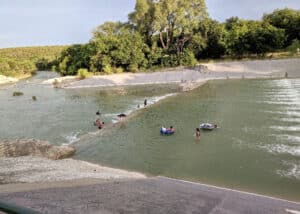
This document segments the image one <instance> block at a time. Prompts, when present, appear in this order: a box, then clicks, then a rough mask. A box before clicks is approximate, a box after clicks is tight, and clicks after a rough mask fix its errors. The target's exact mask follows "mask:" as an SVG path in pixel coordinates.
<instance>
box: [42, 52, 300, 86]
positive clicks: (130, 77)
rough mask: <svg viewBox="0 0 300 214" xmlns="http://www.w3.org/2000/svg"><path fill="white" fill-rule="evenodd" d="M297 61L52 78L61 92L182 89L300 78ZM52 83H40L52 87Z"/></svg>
mask: <svg viewBox="0 0 300 214" xmlns="http://www.w3.org/2000/svg"><path fill="white" fill-rule="evenodd" d="M299 67H300V59H297V58H296V59H282V60H251V61H233V62H219V63H206V64H201V65H198V66H196V67H195V68H191V69H188V68H182V69H178V68H174V70H169V71H161V72H148V73H136V74H133V73H122V74H112V75H103V76H93V77H89V78H86V79H83V80H78V79H77V78H74V77H60V78H55V79H56V80H57V81H58V82H61V83H63V84H62V85H61V86H62V87H63V88H89V87H109V86H124V85H143V84H165V83H178V84H182V85H184V86H185V85H186V84H190V83H197V82H205V81H207V80H213V79H241V78H280V77H284V76H285V73H286V72H287V73H288V74H289V76H300V70H299ZM53 82H54V79H51V80H47V81H45V82H44V83H45V84H50V83H53Z"/></svg>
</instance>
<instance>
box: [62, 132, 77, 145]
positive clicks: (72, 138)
mask: <svg viewBox="0 0 300 214" xmlns="http://www.w3.org/2000/svg"><path fill="white" fill-rule="evenodd" d="M79 134H80V132H71V133H70V134H68V135H65V136H64V138H65V139H66V140H67V141H68V143H64V144H63V145H70V144H73V143H76V142H78V141H79V140H80V138H79Z"/></svg>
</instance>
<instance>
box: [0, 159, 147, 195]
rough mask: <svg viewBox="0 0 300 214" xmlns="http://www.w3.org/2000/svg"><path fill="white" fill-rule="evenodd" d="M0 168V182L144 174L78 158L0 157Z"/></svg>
mask: <svg viewBox="0 0 300 214" xmlns="http://www.w3.org/2000/svg"><path fill="white" fill-rule="evenodd" d="M0 169H1V170H0V184H1V183H2V184H8V183H35V182H53V181H66V180H75V179H87V178H89V179H102V180H111V179H132V178H145V177H146V176H145V175H143V174H141V173H137V172H129V171H126V170H121V169H113V168H109V167H104V166H100V165H97V164H92V163H88V162H85V161H80V160H74V159H63V160H50V159H46V158H41V157H31V156H24V157H18V158H1V159H0ZM0 186H1V185H0ZM0 190H1V188H0Z"/></svg>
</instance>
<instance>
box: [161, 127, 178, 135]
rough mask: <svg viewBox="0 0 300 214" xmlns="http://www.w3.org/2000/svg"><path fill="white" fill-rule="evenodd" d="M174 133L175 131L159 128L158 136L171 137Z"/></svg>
mask: <svg viewBox="0 0 300 214" xmlns="http://www.w3.org/2000/svg"><path fill="white" fill-rule="evenodd" d="M174 133H175V131H172V130H168V129H162V128H160V134H162V135H172V134H174Z"/></svg>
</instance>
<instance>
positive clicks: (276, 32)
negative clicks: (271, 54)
mask: <svg viewBox="0 0 300 214" xmlns="http://www.w3.org/2000/svg"><path fill="white" fill-rule="evenodd" d="M225 26H226V28H227V29H230V30H229V31H228V33H227V36H226V40H227V41H226V44H227V51H228V53H229V54H233V55H237V56H243V55H245V54H246V55H247V54H259V55H263V54H265V53H266V52H268V51H274V50H276V49H280V48H282V46H283V44H284V41H285V34H284V30H282V29H278V28H276V27H274V26H272V25H270V24H269V23H266V22H259V21H247V20H239V19H234V21H233V19H230V20H229V21H227V23H226V24H225ZM229 26H230V27H229Z"/></svg>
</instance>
